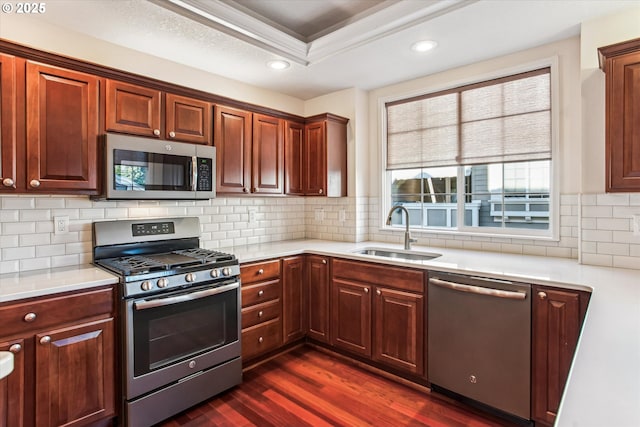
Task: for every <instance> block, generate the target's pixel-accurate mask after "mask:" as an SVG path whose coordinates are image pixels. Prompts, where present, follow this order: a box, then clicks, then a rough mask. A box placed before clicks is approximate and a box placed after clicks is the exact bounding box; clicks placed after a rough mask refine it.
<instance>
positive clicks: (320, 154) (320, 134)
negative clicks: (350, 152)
mask: <svg viewBox="0 0 640 427" xmlns="http://www.w3.org/2000/svg"><path fill="white" fill-rule="evenodd" d="M347 123H348V120H347V119H345V118H343V117H339V116H336V115H333V114H321V115H318V116H313V117H309V118H307V119H306V121H305V127H304V145H303V153H302V158H303V167H302V174H303V175H302V186H303V194H304V195H306V196H327V197H346V195H347ZM290 179H292V180H293V181H295V177H294V178H290Z"/></svg>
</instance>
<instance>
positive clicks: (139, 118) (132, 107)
mask: <svg viewBox="0 0 640 427" xmlns="http://www.w3.org/2000/svg"><path fill="white" fill-rule="evenodd" d="M106 94H107V95H106V128H107V131H113V132H122V133H130V134H133V135H140V136H147V137H152V138H160V137H161V136H162V132H161V130H160V129H161V126H162V120H161V118H162V116H161V102H162V97H161V92H160V91H159V90H155V89H149V88H146V87H142V86H136V85H132V84H128V83H123V82H119V81H116V80H107V83H106Z"/></svg>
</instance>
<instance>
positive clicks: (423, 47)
mask: <svg viewBox="0 0 640 427" xmlns="http://www.w3.org/2000/svg"><path fill="white" fill-rule="evenodd" d="M436 46H438V43H436V42H434V41H433V40H421V41H419V42H415V43H414V44H412V45H411V50H413V51H414V52H428V51H430V50H432V49H433V48H435V47H436Z"/></svg>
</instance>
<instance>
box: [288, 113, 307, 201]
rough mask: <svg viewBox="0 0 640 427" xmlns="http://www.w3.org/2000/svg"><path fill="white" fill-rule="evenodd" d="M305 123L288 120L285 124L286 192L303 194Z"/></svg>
mask: <svg viewBox="0 0 640 427" xmlns="http://www.w3.org/2000/svg"><path fill="white" fill-rule="evenodd" d="M303 146H304V125H303V124H302V123H297V122H291V121H289V120H287V121H286V122H285V126H284V166H285V175H284V192H285V193H286V194H292V195H303V194H304V185H303V172H302V170H303V168H302V166H303V161H304V160H303V159H304V158H303Z"/></svg>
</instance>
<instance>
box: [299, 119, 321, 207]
mask: <svg viewBox="0 0 640 427" xmlns="http://www.w3.org/2000/svg"><path fill="white" fill-rule="evenodd" d="M325 138H326V125H325V122H324V121H322V122H315V123H310V124H307V125H305V127H304V141H305V144H304V151H305V153H304V179H303V182H304V193H305V194H306V195H308V196H324V195H325V190H326V188H325V187H326V181H327V159H326V155H327V150H326V139H325Z"/></svg>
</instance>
